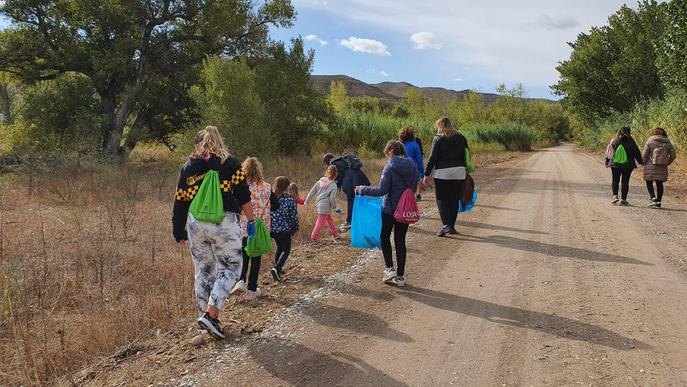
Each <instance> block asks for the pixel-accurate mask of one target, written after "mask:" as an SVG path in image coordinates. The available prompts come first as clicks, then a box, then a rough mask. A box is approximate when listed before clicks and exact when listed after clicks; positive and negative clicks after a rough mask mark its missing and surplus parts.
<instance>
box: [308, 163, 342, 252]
mask: <svg viewBox="0 0 687 387" xmlns="http://www.w3.org/2000/svg"><path fill="white" fill-rule="evenodd" d="M336 175H337V169H336V167H335V166H333V165H330V166H329V167H327V169H326V170H325V171H324V177H322V178H321V179H320V180H319V181H318V182H317V183H315V185H314V186H313V187H312V189H311V190H310V193H308V196H307V197H306V198H305V204H310V203H312V202H314V201H316V203H317V214H318V216H317V223H315V229H313V231H312V235H311V236H310V240H312V241H313V242H317V239H318V238H319V236H320V231H322V228H323V227H324V225H325V224H327V227H329V232H330V233H331V234H332V235H333V236H334V237H338V236H339V232H338V231H337V230H336V227H334V219H332V213H333V212H337V213H340V210H339V208H338V206H337V205H336V191H337V187H336Z"/></svg>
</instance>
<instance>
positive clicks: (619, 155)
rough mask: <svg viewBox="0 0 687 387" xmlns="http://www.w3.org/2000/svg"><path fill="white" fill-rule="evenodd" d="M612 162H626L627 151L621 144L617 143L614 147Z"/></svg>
mask: <svg viewBox="0 0 687 387" xmlns="http://www.w3.org/2000/svg"><path fill="white" fill-rule="evenodd" d="M613 164H617V165H621V164H627V151H626V150H625V147H624V146H623V144H618V146H617V147H616V148H615V153H613Z"/></svg>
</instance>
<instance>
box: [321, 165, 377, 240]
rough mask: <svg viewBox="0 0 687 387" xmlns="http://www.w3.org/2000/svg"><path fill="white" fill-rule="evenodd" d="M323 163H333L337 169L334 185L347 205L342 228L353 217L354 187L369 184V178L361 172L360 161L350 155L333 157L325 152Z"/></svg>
mask: <svg viewBox="0 0 687 387" xmlns="http://www.w3.org/2000/svg"><path fill="white" fill-rule="evenodd" d="M322 162H323V163H324V165H327V166H329V165H333V166H335V167H336V170H337V178H336V185H337V187H338V188H339V190H341V191H343V193H344V194H346V202H347V205H348V209H347V214H346V223H344V225H343V228H345V229H348V228H350V227H351V219H353V201H354V200H355V187H357V186H359V185H370V179H368V178H367V175H365V172H363V170H362V167H363V163H362V161H361V160H360V159H359V158H357V157H355V156H353V155H351V154H344V155H343V156H341V157H336V158H335V157H334V155H332V154H331V153H327V154H326V155H324V157H323V158H322Z"/></svg>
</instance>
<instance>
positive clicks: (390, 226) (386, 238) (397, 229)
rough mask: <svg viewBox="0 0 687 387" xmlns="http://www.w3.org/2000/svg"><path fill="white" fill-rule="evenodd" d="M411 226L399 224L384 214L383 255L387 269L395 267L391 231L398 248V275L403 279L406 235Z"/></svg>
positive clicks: (390, 216)
mask: <svg viewBox="0 0 687 387" xmlns="http://www.w3.org/2000/svg"><path fill="white" fill-rule="evenodd" d="M408 227H409V225H407V224H405V223H399V222H397V221H396V219H394V217H393V216H392V215H388V214H384V213H383V214H382V235H381V242H382V254H383V255H384V263H385V264H386V267H394V260H393V259H392V250H391V231H392V230H393V231H394V245H395V246H396V263H398V267H397V268H396V273H397V274H398V276H399V277H403V275H404V274H405V270H406V234H407V233H408Z"/></svg>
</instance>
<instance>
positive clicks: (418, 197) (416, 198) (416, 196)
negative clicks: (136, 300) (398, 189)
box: [415, 194, 422, 202]
mask: <svg viewBox="0 0 687 387" xmlns="http://www.w3.org/2000/svg"><path fill="white" fill-rule="evenodd" d="M415 200H416V201H418V202H421V201H422V195H420V194H417V195H415Z"/></svg>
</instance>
